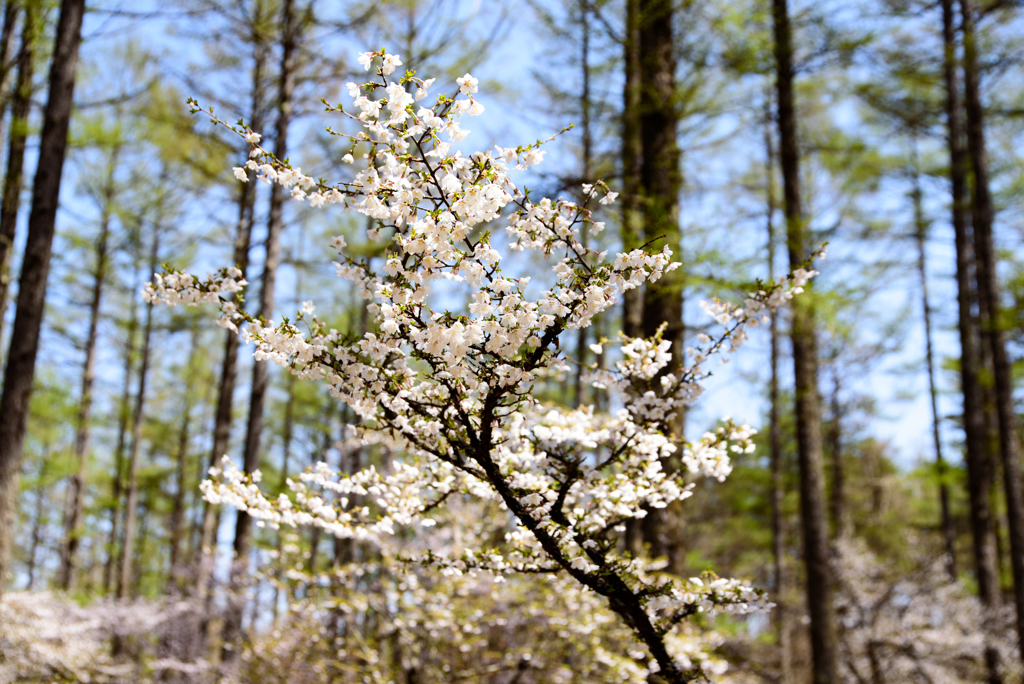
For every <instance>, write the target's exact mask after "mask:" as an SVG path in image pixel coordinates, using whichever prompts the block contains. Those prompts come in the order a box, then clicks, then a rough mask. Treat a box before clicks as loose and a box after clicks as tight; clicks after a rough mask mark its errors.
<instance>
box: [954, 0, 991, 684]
mask: <svg viewBox="0 0 1024 684" xmlns="http://www.w3.org/2000/svg"><path fill="white" fill-rule="evenodd" d="M954 21H955V20H954V16H953V0H942V34H943V43H944V46H945V58H944V60H943V62H944V63H943V78H944V80H945V85H946V126H947V131H948V135H949V156H950V185H951V192H952V207H953V208H952V220H953V232H954V235H955V242H956V281H957V309H958V328H959V333H960V389H961V392H962V393H963V414H964V415H963V420H964V433H965V442H966V454H965V461H966V463H967V490H968V496H969V499H970V516H971V533H972V535H971V536H972V538H973V550H974V568H975V575H976V577H977V581H978V594H979V597H980V599H981V603H982V605H983V607H984V611H985V614H986V615H987V616H993V615H994V614H995V613H996V611H997V610H998V606H999V593H998V592H999V587H998V580H997V573H996V554H995V543H994V539H993V534H992V510H991V504H990V500H989V489H990V484H991V473H990V467H989V462H988V458H987V457H986V454H985V419H984V416H982V404H981V385H980V383H979V381H978V349H977V346H976V342H975V330H974V317H973V316H972V314H971V290H972V288H971V263H972V261H973V258H974V255H973V253H972V250H971V242H970V237H969V235H968V231H967V221H966V216H965V213H964V207H965V202H964V198H965V197H966V190H967V172H966V165H965V155H964V148H963V127H962V122H961V118H960V112H961V105H960V87H959V84H958V80H959V79H958V78H957V68H956V27H955V23H954ZM986 629H987V630H989V631H990V630H991V625H986ZM985 662H986V665H987V667H988V682H989V684H998V683H999V682H1001V681H1002V678H1001V677H1000V674H999V669H1000V664H999V653H998V651H997V650H996V649H995V647H994V646H993V645H992V642H991V640H989V639H986V648H985Z"/></svg>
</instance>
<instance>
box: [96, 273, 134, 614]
mask: <svg viewBox="0 0 1024 684" xmlns="http://www.w3.org/2000/svg"><path fill="white" fill-rule="evenodd" d="M136 270H137V269H136ZM138 290H139V283H138V279H137V278H136V281H135V284H134V285H133V286H132V290H131V291H132V294H133V295H134V293H135V292H138ZM131 306H132V311H131V318H130V319H129V321H128V339H127V341H126V343H125V351H124V386H123V387H122V389H121V401H120V402H119V403H118V418H117V448H116V449H115V450H114V480H113V482H112V487H111V489H112V490H113V491H112V492H111V500H112V503H111V505H110V536H109V537H108V541H107V549H108V552H107V562H106V565H105V566H104V568H103V593H104V594H105V595H109V594H110V591H111V588H112V587H113V586H114V572H115V567H116V565H117V557H118V554H117V540H118V533H117V531H118V519H119V518H120V516H119V515H118V513H119V512H120V508H121V495H122V493H123V491H124V450H125V443H126V442H127V438H128V423H129V420H130V418H131V409H130V405H131V400H132V365H133V360H134V356H135V333H136V332H137V331H138V328H139V308H138V306H136V305H135V302H134V300H133V301H132V305H131Z"/></svg>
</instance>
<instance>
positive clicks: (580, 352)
mask: <svg viewBox="0 0 1024 684" xmlns="http://www.w3.org/2000/svg"><path fill="white" fill-rule="evenodd" d="M580 26H581V28H582V31H583V40H582V51H581V54H580V64H581V74H580V76H581V78H582V91H581V92H580V109H581V121H580V128H581V129H582V138H583V139H582V143H583V168H582V170H581V175H582V178H583V181H584V182H586V183H590V182H592V179H591V177H590V175H591V168H590V165H591V161H590V158H591V150H592V148H593V141H592V139H591V133H590V5H589V2H588V0H580ZM584 201H585V200H584ZM580 231H581V232H580V242H581V244H582V245H583V248H584V249H587V247H588V245H587V238H588V237H589V235H588V231H587V225H586V224H582V225H581V227H580ZM587 352H588V348H587V328H580V329H579V330H577V331H576V361H577V365H576V376H575V383H574V385H575V391H574V392H573V400H574V402H575V405H576V407H577V408H579V407H580V406H581V405H582V404H583V401H584V399H585V396H584V391H585V390H584V387H583V363H584V359H586V358H587Z"/></svg>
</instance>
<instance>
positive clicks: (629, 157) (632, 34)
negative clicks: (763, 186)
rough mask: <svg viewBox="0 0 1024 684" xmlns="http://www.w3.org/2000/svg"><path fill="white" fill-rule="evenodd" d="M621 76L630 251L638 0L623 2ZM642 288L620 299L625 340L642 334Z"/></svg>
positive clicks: (636, 183)
mask: <svg viewBox="0 0 1024 684" xmlns="http://www.w3.org/2000/svg"><path fill="white" fill-rule="evenodd" d="M624 44H625V48H624V53H625V55H624V57H625V74H624V82H623V89H622V199H621V203H622V236H621V237H622V247H623V249H624V250H633V249H636V248H638V247H639V246H640V245H642V244H643V239H642V238H643V234H644V227H643V219H642V217H641V214H640V158H641V156H643V139H642V137H641V135H640V0H626V35H625V41H624ZM643 297H644V295H643V289H642V288H639V287H638V288H635V289H632V290H628V291H626V292H625V293H624V294H623V296H622V332H623V334H624V335H626V336H627V337H640V336H641V335H642V334H643V325H644V322H643Z"/></svg>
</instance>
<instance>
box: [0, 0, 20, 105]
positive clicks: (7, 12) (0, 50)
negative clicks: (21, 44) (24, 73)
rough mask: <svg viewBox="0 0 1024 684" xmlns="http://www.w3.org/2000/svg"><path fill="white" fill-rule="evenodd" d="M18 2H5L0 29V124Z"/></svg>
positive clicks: (15, 0)
mask: <svg viewBox="0 0 1024 684" xmlns="http://www.w3.org/2000/svg"><path fill="white" fill-rule="evenodd" d="M20 4H21V2H19V0H5V2H4V21H3V26H2V27H0V124H2V123H3V118H4V114H6V113H7V71H8V64H10V61H11V59H10V56H11V37H12V36H14V25H15V24H16V23H17V21H18V6H19V5H20Z"/></svg>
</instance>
